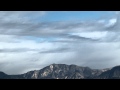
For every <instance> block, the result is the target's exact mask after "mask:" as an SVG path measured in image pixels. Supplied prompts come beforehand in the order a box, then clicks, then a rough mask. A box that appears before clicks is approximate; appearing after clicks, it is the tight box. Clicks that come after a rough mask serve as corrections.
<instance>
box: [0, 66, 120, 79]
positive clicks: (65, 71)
mask: <svg viewBox="0 0 120 90" xmlns="http://www.w3.org/2000/svg"><path fill="white" fill-rule="evenodd" d="M0 79H120V66H116V67H113V68H112V69H110V68H108V69H102V70H99V69H91V68H89V67H80V66H77V65H66V64H51V65H49V66H46V67H45V68H43V69H41V70H34V71H30V72H27V73H25V74H21V75H7V74H5V73H3V72H0Z"/></svg>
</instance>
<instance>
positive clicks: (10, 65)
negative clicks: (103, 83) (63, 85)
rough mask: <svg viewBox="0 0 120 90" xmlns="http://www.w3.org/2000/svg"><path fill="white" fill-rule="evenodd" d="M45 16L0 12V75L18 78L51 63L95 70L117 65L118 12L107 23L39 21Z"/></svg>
mask: <svg viewBox="0 0 120 90" xmlns="http://www.w3.org/2000/svg"><path fill="white" fill-rule="evenodd" d="M48 13H50V12H47V11H33V12H32V11H23V12H22V11H1V12H0V71H3V72H5V73H7V74H21V73H25V72H27V71H30V70H35V69H41V68H43V67H45V66H47V65H50V64H53V63H56V64H68V65H70V64H76V65H79V66H88V67H90V68H95V69H96V68H97V69H101V68H109V67H113V66H116V65H119V64H120V55H119V54H120V14H119V12H113V13H115V14H114V16H113V17H111V18H109V19H108V20H106V18H102V19H97V20H85V21H84V20H81V21H80V20H79V21H77V20H73V21H56V22H55V21H50V22H47V21H39V20H38V19H40V18H42V17H44V16H45V15H47V14H48ZM65 13H66V12H65ZM73 13H74V12H73ZM108 17H109V16H108Z"/></svg>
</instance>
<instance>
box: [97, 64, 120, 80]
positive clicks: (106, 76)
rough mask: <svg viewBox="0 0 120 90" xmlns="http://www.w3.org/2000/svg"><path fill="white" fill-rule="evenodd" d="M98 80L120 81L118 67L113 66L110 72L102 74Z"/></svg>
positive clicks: (119, 68)
mask: <svg viewBox="0 0 120 90" xmlns="http://www.w3.org/2000/svg"><path fill="white" fill-rule="evenodd" d="M98 78H99V79H120V66H115V67H113V68H112V69H111V70H108V71H106V72H103V73H102V74H101V75H99V77H98Z"/></svg>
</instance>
